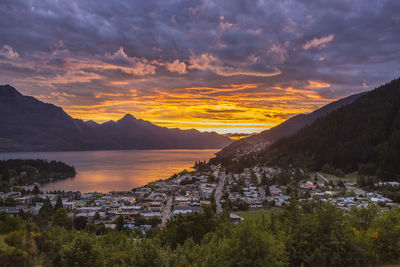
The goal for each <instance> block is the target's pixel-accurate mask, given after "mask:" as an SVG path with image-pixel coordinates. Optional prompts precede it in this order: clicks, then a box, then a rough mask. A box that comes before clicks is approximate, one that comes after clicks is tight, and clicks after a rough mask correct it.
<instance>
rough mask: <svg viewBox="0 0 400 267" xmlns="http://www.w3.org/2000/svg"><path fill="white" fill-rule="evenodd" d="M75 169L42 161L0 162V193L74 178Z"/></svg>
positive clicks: (61, 163)
mask: <svg viewBox="0 0 400 267" xmlns="http://www.w3.org/2000/svg"><path fill="white" fill-rule="evenodd" d="M75 174H76V171H75V168H74V167H73V166H69V165H67V164H65V163H64V162H61V161H47V160H43V159H26V160H25V159H9V160H0V191H2V192H8V191H10V190H11V188H12V187H13V186H24V185H32V184H34V183H39V184H42V183H47V182H51V181H55V180H60V179H65V178H70V177H74V176H75Z"/></svg>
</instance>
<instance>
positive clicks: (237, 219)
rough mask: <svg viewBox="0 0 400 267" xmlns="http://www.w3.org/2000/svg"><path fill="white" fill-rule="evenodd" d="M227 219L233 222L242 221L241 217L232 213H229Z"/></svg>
mask: <svg viewBox="0 0 400 267" xmlns="http://www.w3.org/2000/svg"><path fill="white" fill-rule="evenodd" d="M229 219H230V220H231V222H232V223H233V224H238V223H239V222H241V221H244V219H243V217H240V216H239V215H236V214H234V213H231V214H229Z"/></svg>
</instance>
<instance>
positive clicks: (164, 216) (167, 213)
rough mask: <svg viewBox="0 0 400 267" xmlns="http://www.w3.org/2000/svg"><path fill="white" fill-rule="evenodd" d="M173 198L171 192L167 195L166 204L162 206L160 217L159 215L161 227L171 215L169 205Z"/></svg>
mask: <svg viewBox="0 0 400 267" xmlns="http://www.w3.org/2000/svg"><path fill="white" fill-rule="evenodd" d="M173 198H174V196H173V195H172V194H171V195H168V199H167V204H166V205H165V207H164V210H163V213H162V217H161V227H164V226H165V224H166V223H167V221H168V219H169V218H170V217H171V206H172V200H173Z"/></svg>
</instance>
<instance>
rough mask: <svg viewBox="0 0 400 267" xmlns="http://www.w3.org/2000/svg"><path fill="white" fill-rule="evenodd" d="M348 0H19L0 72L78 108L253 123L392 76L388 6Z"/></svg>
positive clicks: (393, 26) (241, 129)
mask: <svg viewBox="0 0 400 267" xmlns="http://www.w3.org/2000/svg"><path fill="white" fill-rule="evenodd" d="M356 2H357V3H356ZM358 2H359V1H355V2H351V1H349V2H346V3H345V2H343V3H340V4H339V3H338V4H337V5H336V6H335V5H332V6H330V5H326V6H325V5H320V4H317V3H315V6H311V7H309V6H308V7H307V8H305V7H306V5H307V3H303V2H302V1H288V2H287V3H286V4H282V5H281V4H278V3H277V2H275V1H258V2H257V4H254V3H253V4H250V3H246V4H245V3H242V6H240V5H239V4H237V5H236V4H235V3H233V2H231V1H226V2H223V1H204V2H203V1H187V2H185V1H182V2H181V1H160V2H158V3H157V4H156V3H153V4H152V3H145V2H140V3H135V4H134V5H132V6H130V5H123V4H122V3H117V2H116V3H114V4H115V6H112V8H111V7H107V5H108V4H106V3H103V4H102V5H105V6H103V7H102V8H101V9H100V8H97V5H98V3H95V2H91V1H87V2H80V1H76V2H75V1H68V2H63V3H58V2H57V3H56V2H52V1H50V2H47V1H44V2H42V1H40V2H36V3H30V2H28V1H21V3H20V6H19V7H18V8H13V7H12V4H10V5H9V6H5V7H2V8H1V10H0V11H1V16H2V17H3V20H4V21H3V26H4V27H2V28H1V29H0V34H1V35H2V36H3V38H1V40H0V81H1V84H6V83H9V84H11V85H13V86H15V87H16V88H18V90H20V91H21V92H22V93H24V94H26V95H32V96H34V97H37V98H38V99H39V100H42V101H46V102H49V103H54V104H56V105H59V106H61V107H62V108H63V109H64V110H65V111H66V112H67V113H69V114H70V115H71V116H73V117H75V118H80V119H83V120H94V121H97V122H105V121H108V120H118V119H120V118H121V117H123V116H124V115H125V114H126V113H130V114H132V115H134V116H135V117H136V118H140V119H143V120H149V121H151V122H153V123H155V124H157V125H160V126H165V127H169V128H170V127H172V128H174V127H178V128H182V129H190V128H195V129H199V130H201V131H216V132H218V133H246V134H248V133H254V132H259V131H262V130H265V129H268V128H271V127H273V126H275V125H277V124H279V123H281V122H283V121H284V120H286V119H288V118H290V117H292V116H294V115H296V114H299V113H308V112H311V111H313V110H315V109H317V108H319V107H321V106H323V105H325V104H327V103H329V102H331V101H334V100H336V99H338V98H341V97H344V96H347V95H350V94H353V93H357V92H361V91H366V90H369V89H372V88H373V87H374V86H375V85H377V84H380V83H382V81H387V80H390V79H391V78H393V77H395V76H396V74H395V73H393V72H387V71H385V70H386V69H388V68H390V69H392V70H395V69H399V68H398V67H399V62H400V60H398V59H399V56H400V54H399V52H398V51H395V47H396V46H395V45H394V44H396V43H397V42H398V41H399V40H396V38H397V39H398V36H400V35H399V34H395V32H396V31H398V30H397V29H398V28H399V27H398V26H399V25H398V24H399V20H398V15H397V14H395V13H393V10H394V9H393V8H391V5H390V4H382V5H377V6H374V10H375V13H374V15H371V14H370V13H368V12H369V7H368V5H359V4H358ZM360 3H361V2H360ZM110 5H111V4H110ZM356 7H357V8H359V9H360V10H358V12H357V13H354V14H353V15H350V13H351V12H349V13H348V14H347V13H346V12H345V11H344V10H353V9H355V8H356ZM109 9H113V10H114V11H115V10H118V16H115V14H116V13H110V14H108V12H106V11H105V10H109ZM332 9H334V10H336V11H337V12H332ZM378 11H379V12H378ZM26 13H28V14H29V16H26V15H23V14H26ZM111 14H112V15H113V16H111ZM282 14H285V16H283V15H282ZM327 16H329V17H330V20H328V22H327V21H326V20H325V19H326V18H327ZM381 17H384V18H387V21H388V23H387V25H384V24H380V25H376V27H375V28H368V27H369V26H368V23H369V22H368V21H371V20H374V19H381ZM68 18H70V19H68ZM396 18H397V19H396ZM335 20H338V21H340V22H338V23H336V24H332V23H330V22H329V21H335ZM50 24H51V25H53V26H54V27H48V26H47V25H50ZM347 25H352V27H348V26H347ZM378 27H380V28H378ZM382 27H386V28H382ZM367 28H368V31H369V34H368V36H370V37H371V39H370V40H368V42H363V38H364V37H362V36H359V35H358V34H357V33H358V32H363V31H365V29H367ZM39 32H40V35H39V34H32V33H39ZM389 33H393V34H391V35H390V34H389ZM385 34H386V35H385ZM363 36H366V35H363ZM385 36H391V37H390V38H385ZM382 42H385V46H382V45H380V44H381V43H382ZM27 44H29V45H27ZM361 44H362V47H363V49H359V47H360V46H361ZM392 44H393V45H392ZM377 47H379V49H377Z"/></svg>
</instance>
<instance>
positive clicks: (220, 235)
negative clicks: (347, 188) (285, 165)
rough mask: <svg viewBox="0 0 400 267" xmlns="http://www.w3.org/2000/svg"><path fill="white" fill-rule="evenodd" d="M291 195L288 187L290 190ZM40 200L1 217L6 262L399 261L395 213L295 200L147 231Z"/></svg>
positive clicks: (210, 211)
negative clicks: (248, 213)
mask: <svg viewBox="0 0 400 267" xmlns="http://www.w3.org/2000/svg"><path fill="white" fill-rule="evenodd" d="M293 192H294V191H293ZM57 202H58V204H56V205H55V207H54V208H53V207H52V206H51V205H50V204H49V202H47V203H44V205H43V207H42V208H41V210H40V211H39V214H38V215H37V216H31V215H30V214H24V213H23V212H20V214H19V215H18V216H15V217H13V216H10V215H8V214H5V213H3V214H0V234H1V236H0V261H1V262H2V263H3V264H4V266H35V265H40V266H86V267H90V266H146V267H148V266H375V265H381V264H399V263H400V210H399V209H395V210H389V211H380V210H379V209H378V208H377V207H375V206H369V207H367V208H361V209H351V210H349V211H346V210H342V209H339V208H337V207H336V206H334V205H332V204H330V203H323V202H299V201H298V200H297V198H296V196H295V195H294V194H292V199H291V200H290V202H289V203H288V204H287V205H286V206H284V207H283V209H282V211H274V212H272V211H269V212H265V214H264V215H263V216H261V217H259V218H255V219H246V220H244V221H243V222H240V223H238V224H233V223H232V222H231V221H230V219H229V214H228V213H227V212H223V213H222V214H216V213H215V206H209V207H205V208H204V211H203V212H202V213H192V214H189V215H187V216H182V215H179V216H178V217H176V218H175V219H172V220H169V221H168V222H167V224H166V226H165V227H164V228H162V229H158V228H156V227H153V228H152V229H151V230H150V231H149V232H147V233H146V234H143V233H142V232H138V231H133V230H130V229H128V228H125V227H124V218H123V217H118V218H117V219H116V222H115V224H116V225H117V227H116V228H115V229H114V230H111V229H108V228H106V227H105V226H104V225H96V224H94V221H91V220H89V221H88V220H87V219H85V218H83V217H77V218H74V219H71V218H70V217H69V216H68V214H67V212H68V211H67V210H66V209H64V208H63V206H62V203H60V202H59V201H57Z"/></svg>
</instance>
